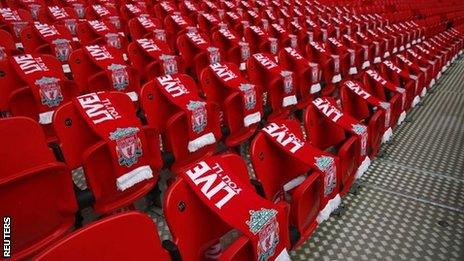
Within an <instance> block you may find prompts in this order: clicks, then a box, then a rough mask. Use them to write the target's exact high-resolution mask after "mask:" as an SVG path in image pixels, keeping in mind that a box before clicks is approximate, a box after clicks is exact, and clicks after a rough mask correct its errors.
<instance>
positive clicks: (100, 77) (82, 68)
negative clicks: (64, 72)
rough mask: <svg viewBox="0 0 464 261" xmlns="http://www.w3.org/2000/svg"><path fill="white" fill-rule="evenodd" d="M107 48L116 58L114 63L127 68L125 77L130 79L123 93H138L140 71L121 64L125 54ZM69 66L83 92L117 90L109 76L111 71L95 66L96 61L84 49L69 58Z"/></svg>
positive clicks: (74, 52) (76, 51)
mask: <svg viewBox="0 0 464 261" xmlns="http://www.w3.org/2000/svg"><path fill="white" fill-rule="evenodd" d="M105 47H107V50H108V51H110V52H111V55H112V56H113V57H114V60H113V61H114V63H116V64H118V65H123V66H125V69H124V70H125V72H126V73H127V75H124V77H127V78H128V79H127V81H128V84H127V86H125V87H124V89H123V90H122V91H124V92H131V91H135V92H138V91H139V89H140V75H139V73H138V71H137V70H135V69H134V68H133V67H132V66H130V65H127V64H126V63H124V62H121V60H122V57H123V54H122V52H121V51H120V50H118V49H116V48H112V47H110V46H105ZM117 57H120V58H121V59H117ZM121 63H122V64H121ZM108 64H109V63H108ZM69 66H70V67H71V70H72V72H73V75H74V77H75V80H76V82H77V84H78V85H79V88H80V89H81V90H82V91H83V92H97V91H115V90H116V88H115V87H114V84H115V83H114V80H112V79H111V78H110V77H109V76H108V75H109V74H112V73H109V72H108V71H109V70H110V69H109V68H105V69H103V68H101V67H100V66H98V65H97V64H95V63H94V61H92V58H91V57H89V55H88V54H87V53H86V52H85V51H84V50H83V49H78V50H75V51H73V52H72V53H71V55H70V57H69ZM113 75H114V74H113ZM112 77H114V76H112Z"/></svg>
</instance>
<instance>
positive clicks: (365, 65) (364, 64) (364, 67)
mask: <svg viewBox="0 0 464 261" xmlns="http://www.w3.org/2000/svg"><path fill="white" fill-rule="evenodd" d="M369 66H371V63H370V62H369V61H365V62H363V64H362V68H363V69H366V68H367V67H369Z"/></svg>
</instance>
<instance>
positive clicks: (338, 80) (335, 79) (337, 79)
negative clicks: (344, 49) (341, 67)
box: [332, 74, 342, 83]
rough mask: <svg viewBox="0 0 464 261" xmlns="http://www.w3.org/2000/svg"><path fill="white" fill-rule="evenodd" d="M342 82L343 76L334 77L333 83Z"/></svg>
mask: <svg viewBox="0 0 464 261" xmlns="http://www.w3.org/2000/svg"><path fill="white" fill-rule="evenodd" d="M341 80H342V76H341V75H340V74H337V75H334V77H332V83H338V82H340V81H341Z"/></svg>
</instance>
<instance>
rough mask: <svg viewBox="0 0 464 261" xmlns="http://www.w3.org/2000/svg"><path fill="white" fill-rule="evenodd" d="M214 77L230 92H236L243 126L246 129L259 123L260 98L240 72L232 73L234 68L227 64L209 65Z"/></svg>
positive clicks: (254, 88)
mask: <svg viewBox="0 0 464 261" xmlns="http://www.w3.org/2000/svg"><path fill="white" fill-rule="evenodd" d="M209 67H210V68H211V70H212V71H213V73H214V74H215V75H216V77H217V78H218V79H219V80H220V81H221V82H222V83H223V84H224V86H226V88H228V91H230V92H238V93H239V94H240V97H241V98H242V104H243V109H244V110H243V111H244V117H243V125H244V126H245V127H248V126H250V125H252V124H255V123H258V122H260V121H261V113H262V97H261V93H260V92H258V91H257V87H256V86H255V85H253V84H250V83H248V82H247V81H246V80H245V79H244V78H243V77H241V76H240V72H239V71H238V70H237V71H233V68H234V67H229V66H227V64H220V63H216V64H211V65H210V66H209Z"/></svg>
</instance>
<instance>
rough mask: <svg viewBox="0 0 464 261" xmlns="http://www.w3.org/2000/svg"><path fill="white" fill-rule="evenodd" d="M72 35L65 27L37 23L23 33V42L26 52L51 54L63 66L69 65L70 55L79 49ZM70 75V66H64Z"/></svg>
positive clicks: (26, 28)
mask: <svg viewBox="0 0 464 261" xmlns="http://www.w3.org/2000/svg"><path fill="white" fill-rule="evenodd" d="M72 38H73V37H72V35H71V33H70V32H69V30H68V29H67V28H66V27H65V26H64V25H48V24H39V23H36V24H34V25H32V26H28V27H25V28H24V29H23V30H22V31H21V41H22V43H23V46H24V50H25V52H28V53H39V54H50V55H53V56H55V57H56V58H58V60H60V62H62V63H63V64H67V63H68V59H69V55H71V52H72V50H73V49H75V48H76V47H77V44H75V43H74V42H73V40H72ZM63 70H65V72H66V73H70V72H71V71H70V69H69V66H63Z"/></svg>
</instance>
